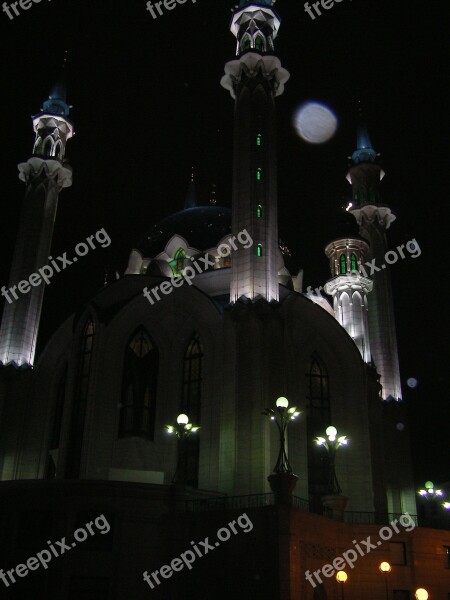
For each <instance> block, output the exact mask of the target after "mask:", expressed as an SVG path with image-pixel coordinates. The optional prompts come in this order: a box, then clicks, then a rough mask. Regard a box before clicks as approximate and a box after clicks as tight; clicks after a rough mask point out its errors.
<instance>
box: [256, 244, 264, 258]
mask: <svg viewBox="0 0 450 600" xmlns="http://www.w3.org/2000/svg"><path fill="white" fill-rule="evenodd" d="M262 255H263V250H262V244H258V245H257V246H256V256H262Z"/></svg>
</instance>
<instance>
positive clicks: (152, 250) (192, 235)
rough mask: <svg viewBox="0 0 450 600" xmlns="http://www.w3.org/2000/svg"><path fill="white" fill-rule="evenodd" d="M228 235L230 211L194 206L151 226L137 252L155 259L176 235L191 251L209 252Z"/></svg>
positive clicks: (218, 207) (222, 208)
mask: <svg viewBox="0 0 450 600" xmlns="http://www.w3.org/2000/svg"><path fill="white" fill-rule="evenodd" d="M230 233H231V209H230V208H225V207H223V206H197V207H195V208H187V209H185V210H181V211H180V212H177V213H175V214H174V215H171V216H170V217H167V218H165V219H163V220H162V221H161V222H160V223H158V224H157V225H154V226H153V227H152V228H151V229H150V231H149V232H148V234H147V236H146V237H145V238H143V239H142V240H141V241H140V243H139V244H138V245H137V246H136V248H137V250H139V251H140V252H141V253H142V255H143V256H145V257H147V258H154V257H155V256H157V255H158V254H160V253H161V252H163V251H164V249H165V247H166V245H167V242H168V241H169V240H170V238H171V237H173V236H174V235H179V236H181V237H183V238H184V239H185V240H186V241H187V242H188V244H189V245H190V246H191V247H193V248H197V249H198V250H208V249H209V248H213V247H214V246H217V244H218V243H219V242H220V240H221V239H222V238H223V237H225V236H226V235H228V234H230Z"/></svg>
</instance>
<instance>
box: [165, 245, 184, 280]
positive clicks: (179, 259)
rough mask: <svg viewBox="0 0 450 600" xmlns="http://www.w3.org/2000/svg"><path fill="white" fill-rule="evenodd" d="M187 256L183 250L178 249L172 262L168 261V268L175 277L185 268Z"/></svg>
mask: <svg viewBox="0 0 450 600" xmlns="http://www.w3.org/2000/svg"><path fill="white" fill-rule="evenodd" d="M186 261H187V254H186V250H185V249H184V248H178V250H177V251H176V252H175V256H174V257H173V259H172V260H169V267H170V268H171V269H172V273H173V274H174V275H175V276H178V275H181V272H182V271H183V270H184V268H185V267H186Z"/></svg>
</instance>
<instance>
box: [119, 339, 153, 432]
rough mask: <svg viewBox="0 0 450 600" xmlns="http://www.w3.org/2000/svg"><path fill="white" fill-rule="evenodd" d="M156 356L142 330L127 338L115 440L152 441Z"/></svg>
mask: <svg viewBox="0 0 450 600" xmlns="http://www.w3.org/2000/svg"><path fill="white" fill-rule="evenodd" d="M158 366H159V353H158V349H157V348H156V346H155V344H154V343H153V342H152V340H151V338H150V336H149V335H148V333H147V332H146V331H145V329H144V328H142V327H141V328H140V329H138V331H137V332H136V333H134V334H133V335H132V336H131V339H130V341H129V342H128V346H127V348H126V350H125V356H124V366H123V379H122V401H121V408H120V418H119V438H123V437H128V436H139V437H144V438H146V439H149V440H152V441H153V439H154V434H155V412H156V392H157V382H158Z"/></svg>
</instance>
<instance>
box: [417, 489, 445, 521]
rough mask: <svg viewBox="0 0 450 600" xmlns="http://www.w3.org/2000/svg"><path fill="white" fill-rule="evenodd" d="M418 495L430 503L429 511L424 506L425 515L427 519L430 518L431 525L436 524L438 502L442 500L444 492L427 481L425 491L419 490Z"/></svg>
mask: <svg viewBox="0 0 450 600" xmlns="http://www.w3.org/2000/svg"><path fill="white" fill-rule="evenodd" d="M417 493H418V494H419V496H420V497H421V498H423V499H424V500H426V501H427V502H430V504H429V510H427V509H426V508H425V506H423V510H424V513H423V514H424V515H425V519H428V518H429V517H430V518H431V523H432V524H433V523H436V520H437V519H438V514H437V504H436V501H438V500H439V499H440V498H442V496H443V495H444V492H443V491H442V490H440V489H437V488H436V487H435V485H434V483H433V482H432V481H426V482H425V489H421V490H418V491H417ZM432 526H433V525H432Z"/></svg>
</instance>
